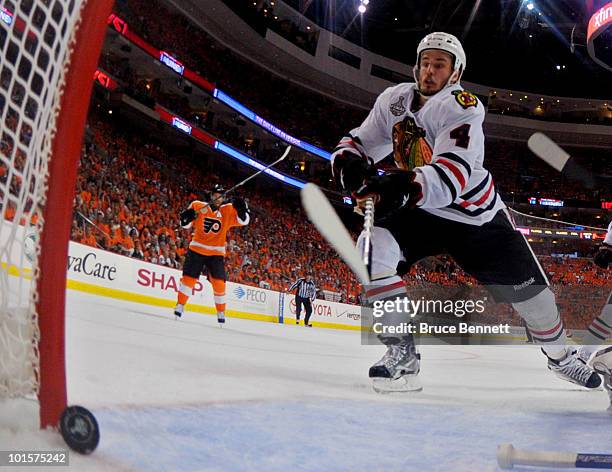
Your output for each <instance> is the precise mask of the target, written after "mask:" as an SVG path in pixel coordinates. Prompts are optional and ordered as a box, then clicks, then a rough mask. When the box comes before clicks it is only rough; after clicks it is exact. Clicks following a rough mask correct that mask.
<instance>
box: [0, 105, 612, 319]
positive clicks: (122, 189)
mask: <svg viewBox="0 0 612 472" xmlns="http://www.w3.org/2000/svg"><path fill="white" fill-rule="evenodd" d="M123 129H125V127H124V128H123ZM87 134H88V139H86V144H85V145H84V146H83V150H82V156H81V167H80V172H79V177H78V181H77V188H76V191H77V194H76V198H75V220H74V224H73V228H72V239H73V240H75V241H78V242H81V243H83V244H88V245H90V246H93V247H101V248H105V249H108V250H111V251H114V252H117V253H119V254H123V255H125V256H129V257H134V258H139V259H142V260H145V261H148V262H152V263H156V264H161V265H164V266H168V267H173V268H181V267H182V261H183V257H184V254H185V251H186V249H187V246H188V243H189V238H190V234H189V232H188V231H185V230H182V229H180V228H179V225H178V218H177V215H178V213H179V212H180V211H181V210H182V209H184V208H185V207H186V206H187V205H188V203H189V202H190V201H191V200H193V199H198V198H202V190H203V189H205V188H210V187H211V186H212V185H213V184H214V183H216V182H222V183H224V184H225V185H227V186H230V185H232V184H233V183H235V181H236V180H237V177H236V176H231V177H230V175H229V174H227V175H225V174H224V173H223V172H222V171H218V170H216V171H215V172H214V173H210V172H209V171H207V170H206V168H202V166H201V165H200V164H198V162H197V159H195V158H194V157H192V156H188V155H186V156H181V157H180V158H178V157H177V156H176V155H175V153H172V159H170V155H171V152H170V148H168V147H166V146H165V145H164V144H161V143H155V144H154V143H153V142H152V141H151V139H150V138H148V137H145V136H142V135H137V134H131V135H130V134H126V133H125V132H124V131H120V127H119V126H116V125H115V124H114V123H113V122H112V121H111V120H110V118H109V117H108V115H102V114H98V113H92V115H91V116H90V119H89V127H88V133H87ZM1 149H3V150H4V151H3V153H4V152H6V149H7V148H6V146H4V147H1ZM6 180H7V173H6V167H5V166H4V165H0V184H6ZM260 185H261V186H260ZM244 196H246V197H248V199H249V200H250V205H251V207H252V208H253V213H252V222H251V224H250V225H249V226H248V227H246V228H243V229H239V230H233V231H232V232H231V233H230V237H229V241H228V257H227V268H228V278H229V280H231V281H234V282H240V283H245V284H250V285H256V286H259V287H262V288H271V289H274V290H285V289H286V288H287V286H288V285H289V283H290V281H291V280H293V279H294V278H295V277H297V276H299V275H301V274H304V273H305V271H308V270H312V271H313V272H314V274H316V275H315V277H316V280H317V283H318V286H319V288H322V289H325V290H329V291H332V292H337V293H340V294H341V296H342V300H343V301H348V302H352V303H355V302H357V300H358V294H359V286H358V284H357V282H356V280H355V279H354V277H353V276H352V274H351V273H350V271H349V270H348V268H347V267H346V266H345V265H344V264H343V263H342V262H341V261H340V260H339V259H338V257H337V255H336V254H335V252H334V251H333V250H331V249H330V248H329V247H328V246H327V244H326V243H325V242H324V241H323V240H322V238H321V237H320V235H319V234H318V232H317V231H316V230H315V229H314V228H313V227H312V226H311V225H310V224H309V223H308V222H307V221H306V218H305V216H304V214H303V213H302V212H301V210H300V207H299V202H298V201H297V199H296V198H295V197H291V196H288V195H287V194H285V193H284V192H283V190H274V189H270V188H269V187H268V186H267V185H265V182H264V183H263V184H257V185H253V186H250V187H249V189H248V191H246V192H245V194H244ZM280 202H282V203H280ZM7 214H8V212H7ZM5 217H8V216H7V215H5ZM9 219H10V217H9ZM541 262H542V264H543V267H544V268H545V270H546V271H547V272H548V273H549V275H550V278H551V282H552V283H553V285H554V286H555V287H556V288H557V290H558V291H560V292H559V293H558V296H559V303H560V307H561V311H562V313H564V314H566V315H565V316H567V317H568V319H569V320H570V321H571V322H568V325H569V326H570V327H572V326H573V327H576V325H577V322H576V320H577V319H584V320H590V319H592V317H593V316H595V315H596V313H595V311H596V310H597V309H598V306H599V305H597V304H596V303H593V302H589V303H585V299H584V296H582V298H580V297H581V295H580V294H581V293H582V294H583V295H584V293H585V292H584V291H583V292H577V293H574V292H570V293H571V295H572V296H571V298H570V299H569V300H568V301H566V297H565V295H564V294H565V293H567V292H566V288H565V287H567V288H569V289H574V290H575V289H578V290H580V287H583V288H584V290H587V291H588V290H594V289H597V287H600V288H602V291H605V290H603V289H605V288H606V287H609V286H610V284H611V280H610V274H609V272H607V271H603V270H602V269H599V268H597V267H596V266H594V265H593V264H592V262H591V261H590V259H585V258H578V259H567V258H552V257H542V258H541ZM405 280H406V281H407V283H408V285H409V286H413V287H418V286H422V285H423V284H435V285H437V286H455V287H467V288H472V287H476V286H477V285H478V284H477V282H476V280H474V279H473V278H472V277H470V276H469V275H467V274H465V273H464V272H463V271H462V270H461V269H460V268H459V267H458V266H457V265H456V264H455V263H454V262H453V261H452V259H450V258H449V257H446V256H439V257H436V258H430V259H428V260H427V261H424V262H421V263H419V264H417V265H416V266H414V267H412V268H411V270H410V272H409V273H408V274H407V275H406V276H405ZM600 298H601V296H600ZM580 300H582V302H580ZM602 303H603V301H602ZM487 316H488V318H487V320H486V321H491V322H493V321H494V320H506V321H507V320H508V317H512V316H515V315H513V314H512V311H511V310H510V309H509V308H508V307H499V308H496V309H495V310H492V311H490V312H489V313H488V315H487ZM578 325H579V323H578Z"/></svg>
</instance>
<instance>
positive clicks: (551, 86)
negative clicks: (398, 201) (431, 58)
mask: <svg viewBox="0 0 612 472" xmlns="http://www.w3.org/2000/svg"><path fill="white" fill-rule="evenodd" d="M268 1H270V0H268ZM284 1H285V3H287V4H289V5H291V6H292V7H293V8H295V9H296V10H299V11H300V12H302V13H303V14H304V15H305V16H306V17H308V18H309V19H310V20H312V21H313V22H315V23H317V24H318V25H320V26H323V27H324V28H326V29H328V30H331V31H333V32H334V33H336V34H338V35H340V36H343V37H345V38H346V39H349V40H350V41H352V42H354V43H357V44H361V45H363V46H365V47H366V48H367V49H370V50H372V51H374V52H377V53H379V54H383V55H385V56H388V57H393V58H396V59H399V60H401V61H403V62H406V63H408V64H413V63H414V54H415V53H414V51H415V49H416V45H417V44H418V41H419V40H420V39H421V38H422V37H423V36H424V35H425V34H427V33H429V32H432V31H446V32H449V33H453V34H455V35H456V36H457V37H459V38H460V39H461V40H462V41H463V43H464V47H465V50H466V53H467V64H468V65H467V70H466V73H465V76H464V77H465V79H466V80H468V81H470V82H476V83H480V84H483V85H490V86H492V87H501V88H509V89H515V90H524V91H529V92H539V93H544V94H549V95H564V96H577V97H578V96H579V97H591V98H602V99H609V98H612V97H611V95H612V94H611V93H610V84H611V83H612V73H610V72H608V71H606V70H605V69H603V68H601V67H600V66H598V65H597V64H595V63H594V62H593V61H592V60H591V58H590V57H589V55H588V53H587V50H586V46H585V45H586V25H587V23H588V19H589V18H590V16H591V14H592V13H593V12H594V11H595V10H597V8H599V7H601V6H603V5H604V4H607V3H608V1H607V0H469V1H467V0H369V2H366V3H368V5H367V7H366V8H367V10H366V12H365V13H363V14H360V13H359V12H358V11H357V7H358V6H359V4H360V1H364V0H284ZM530 4H531V5H532V6H530ZM610 47H612V45H610Z"/></svg>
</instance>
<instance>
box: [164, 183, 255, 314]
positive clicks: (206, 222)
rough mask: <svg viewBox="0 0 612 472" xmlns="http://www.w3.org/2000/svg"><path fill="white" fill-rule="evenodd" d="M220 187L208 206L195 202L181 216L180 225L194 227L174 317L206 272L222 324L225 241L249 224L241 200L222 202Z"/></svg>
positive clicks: (181, 311) (245, 207)
mask: <svg viewBox="0 0 612 472" xmlns="http://www.w3.org/2000/svg"><path fill="white" fill-rule="evenodd" d="M224 192H225V189H224V188H223V186H221V185H219V184H217V185H215V186H214V188H213V190H212V192H211V199H210V202H209V203H206V202H201V201H198V200H195V201H193V202H191V204H190V205H189V208H187V210H185V211H184V212H182V213H181V215H180V220H181V226H182V227H183V228H185V229H189V228H193V234H192V237H191V242H190V243H189V249H188V250H187V255H186V256H185V264H184V265H183V277H182V279H181V287H180V289H179V293H178V301H177V304H176V307H175V308H174V314H175V315H176V316H177V317H180V316H181V315H182V314H183V310H184V308H185V304H186V303H187V300H189V296H190V295H191V294H192V292H193V287H194V286H195V284H196V282H197V280H198V278H199V277H200V274H201V273H202V272H203V271H205V273H206V276H207V277H208V280H209V281H210V283H211V284H212V286H213V292H214V296H215V307H216V308H217V321H218V322H219V323H225V280H226V275H225V242H226V235H227V232H228V230H229V229H230V228H232V227H234V226H245V225H247V224H249V220H250V216H249V207H248V206H247V203H246V202H245V201H244V199H242V198H240V197H234V198H233V199H232V202H231V203H224V202H223V196H224V195H223V193H224Z"/></svg>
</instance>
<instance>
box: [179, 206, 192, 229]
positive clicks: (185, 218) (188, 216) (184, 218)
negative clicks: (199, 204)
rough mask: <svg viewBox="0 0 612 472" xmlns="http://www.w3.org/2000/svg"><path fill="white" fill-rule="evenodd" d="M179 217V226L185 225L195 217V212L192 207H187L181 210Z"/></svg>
mask: <svg viewBox="0 0 612 472" xmlns="http://www.w3.org/2000/svg"><path fill="white" fill-rule="evenodd" d="M179 219H180V221H181V226H187V225H188V224H189V223H191V222H192V221H193V220H195V219H196V212H195V210H194V209H193V208H188V209H187V210H185V211H183V212H181V214H180V215H179Z"/></svg>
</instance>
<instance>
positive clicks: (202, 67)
mask: <svg viewBox="0 0 612 472" xmlns="http://www.w3.org/2000/svg"><path fill="white" fill-rule="evenodd" d="M115 8H116V11H117V13H118V14H119V15H120V16H121V17H122V18H124V19H125V20H126V21H127V22H128V24H129V27H130V29H132V30H133V31H135V32H136V33H137V34H139V35H140V36H142V37H143V38H144V39H145V40H146V41H148V42H149V43H151V44H153V45H154V46H155V47H157V48H159V49H163V50H164V51H167V52H168V53H169V54H172V55H173V56H174V57H176V58H177V59H178V60H180V61H181V62H182V63H184V64H185V65H186V66H187V67H189V68H190V69H192V70H194V71H195V72H196V73H198V74H199V75H200V76H202V77H204V78H205V79H207V80H208V81H210V82H212V83H214V84H216V86H217V87H219V88H220V89H221V90H223V91H224V92H226V93H228V94H229V95H230V96H232V97H233V98H235V99H236V100H238V101H239V102H241V103H242V104H244V105H245V106H247V107H248V108H250V109H251V110H253V111H254V112H255V113H257V114H258V115H260V116H264V117H266V119H267V120H268V121H270V122H271V123H274V124H275V125H276V126H278V127H280V128H281V129H283V130H284V131H286V132H288V133H289V134H291V135H292V136H294V137H296V138H298V139H303V140H306V141H308V142H310V143H312V144H314V145H316V146H319V147H322V148H324V149H332V148H333V147H334V146H335V145H336V144H337V142H338V140H339V138H340V137H342V136H343V134H344V133H345V132H346V131H347V128H348V129H350V128H352V127H354V126H356V125H357V124H358V123H360V122H361V121H362V120H363V119H364V118H365V116H366V112H365V111H363V110H358V109H354V108H351V107H348V106H345V105H342V104H340V103H338V102H336V101H334V100H332V99H330V98H326V97H323V96H322V95H319V94H315V93H313V92H311V91H307V90H306V89H304V88H303V87H299V86H297V85H294V84H292V83H291V82H289V81H287V80H283V79H281V78H280V77H278V76H276V75H274V74H273V73H271V72H270V71H268V70H265V69H262V68H260V67H257V66H255V65H254V64H253V63H251V62H249V61H248V60H246V59H244V58H242V57H241V56H239V55H237V54H236V53H234V52H232V51H231V50H229V49H227V48H226V47H224V46H223V45H221V44H220V43H218V42H217V41H216V40H215V39H214V38H213V37H212V36H210V35H209V34H208V33H206V32H205V31H203V30H202V29H201V28H199V27H197V26H195V25H194V24H192V23H190V22H189V21H188V20H187V19H186V18H185V17H184V16H181V15H180V14H178V13H176V12H175V11H171V10H168V9H167V8H166V7H165V6H164V5H163V4H161V3H160V2H158V1H157V0H146V1H145V0H128V1H124V2H119V3H117V5H116V6H115ZM147 12H155V14H154V15H153V16H148V15H147ZM245 83H248V86H244V84H245ZM261 91H265V93H261ZM338 117H342V119H341V120H339V119H338ZM322 123H324V126H322V125H321V124H322Z"/></svg>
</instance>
